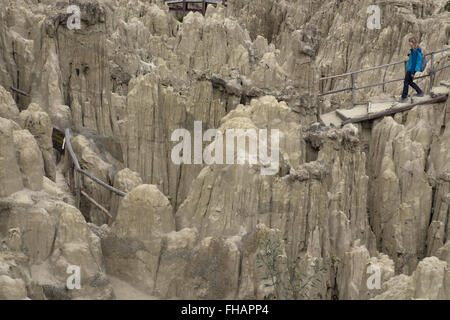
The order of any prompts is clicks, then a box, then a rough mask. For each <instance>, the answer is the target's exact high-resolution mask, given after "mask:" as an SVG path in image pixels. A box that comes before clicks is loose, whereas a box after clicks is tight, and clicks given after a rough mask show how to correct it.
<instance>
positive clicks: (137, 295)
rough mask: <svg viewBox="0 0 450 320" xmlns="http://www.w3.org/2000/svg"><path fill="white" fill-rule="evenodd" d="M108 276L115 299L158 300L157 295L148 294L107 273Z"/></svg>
mask: <svg viewBox="0 0 450 320" xmlns="http://www.w3.org/2000/svg"><path fill="white" fill-rule="evenodd" d="M108 278H109V281H110V282H111V285H112V287H113V289H114V293H115V294H116V299H117V300H159V299H158V298H157V297H154V296H150V295H148V294H146V293H144V292H142V291H140V290H138V289H136V288H134V287H133V286H132V285H130V284H129V283H127V282H125V281H122V280H120V279H118V278H116V277H113V276H110V275H108Z"/></svg>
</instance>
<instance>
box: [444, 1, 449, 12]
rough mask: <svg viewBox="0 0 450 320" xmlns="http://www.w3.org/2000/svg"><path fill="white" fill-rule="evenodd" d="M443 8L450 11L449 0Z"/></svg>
mask: <svg viewBox="0 0 450 320" xmlns="http://www.w3.org/2000/svg"><path fill="white" fill-rule="evenodd" d="M444 9H445V10H447V11H448V12H450V0H449V1H447V4H446V5H445V7H444Z"/></svg>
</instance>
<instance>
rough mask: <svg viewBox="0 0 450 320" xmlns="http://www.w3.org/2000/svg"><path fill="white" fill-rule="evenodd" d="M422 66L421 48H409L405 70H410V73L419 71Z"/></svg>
mask: <svg viewBox="0 0 450 320" xmlns="http://www.w3.org/2000/svg"><path fill="white" fill-rule="evenodd" d="M421 68H422V49H420V48H417V49H411V53H410V55H409V60H408V66H407V67H406V70H407V71H409V72H411V73H412V74H414V73H416V72H420V69H421Z"/></svg>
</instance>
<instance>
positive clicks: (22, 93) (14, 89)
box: [9, 87, 29, 97]
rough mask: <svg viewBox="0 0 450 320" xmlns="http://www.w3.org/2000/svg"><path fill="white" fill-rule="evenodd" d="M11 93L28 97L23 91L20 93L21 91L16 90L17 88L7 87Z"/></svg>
mask: <svg viewBox="0 0 450 320" xmlns="http://www.w3.org/2000/svg"><path fill="white" fill-rule="evenodd" d="M9 88H10V89H11V90H12V91H14V92H17V93H18V94H21V95H23V96H25V97H28V96H29V95H28V93H26V92H25V91H22V90H20V89H17V88H14V87H9Z"/></svg>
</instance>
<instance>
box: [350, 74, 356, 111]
mask: <svg viewBox="0 0 450 320" xmlns="http://www.w3.org/2000/svg"><path fill="white" fill-rule="evenodd" d="M351 77H352V104H353V106H354V105H355V104H356V91H355V74H354V73H352V74H351Z"/></svg>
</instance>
